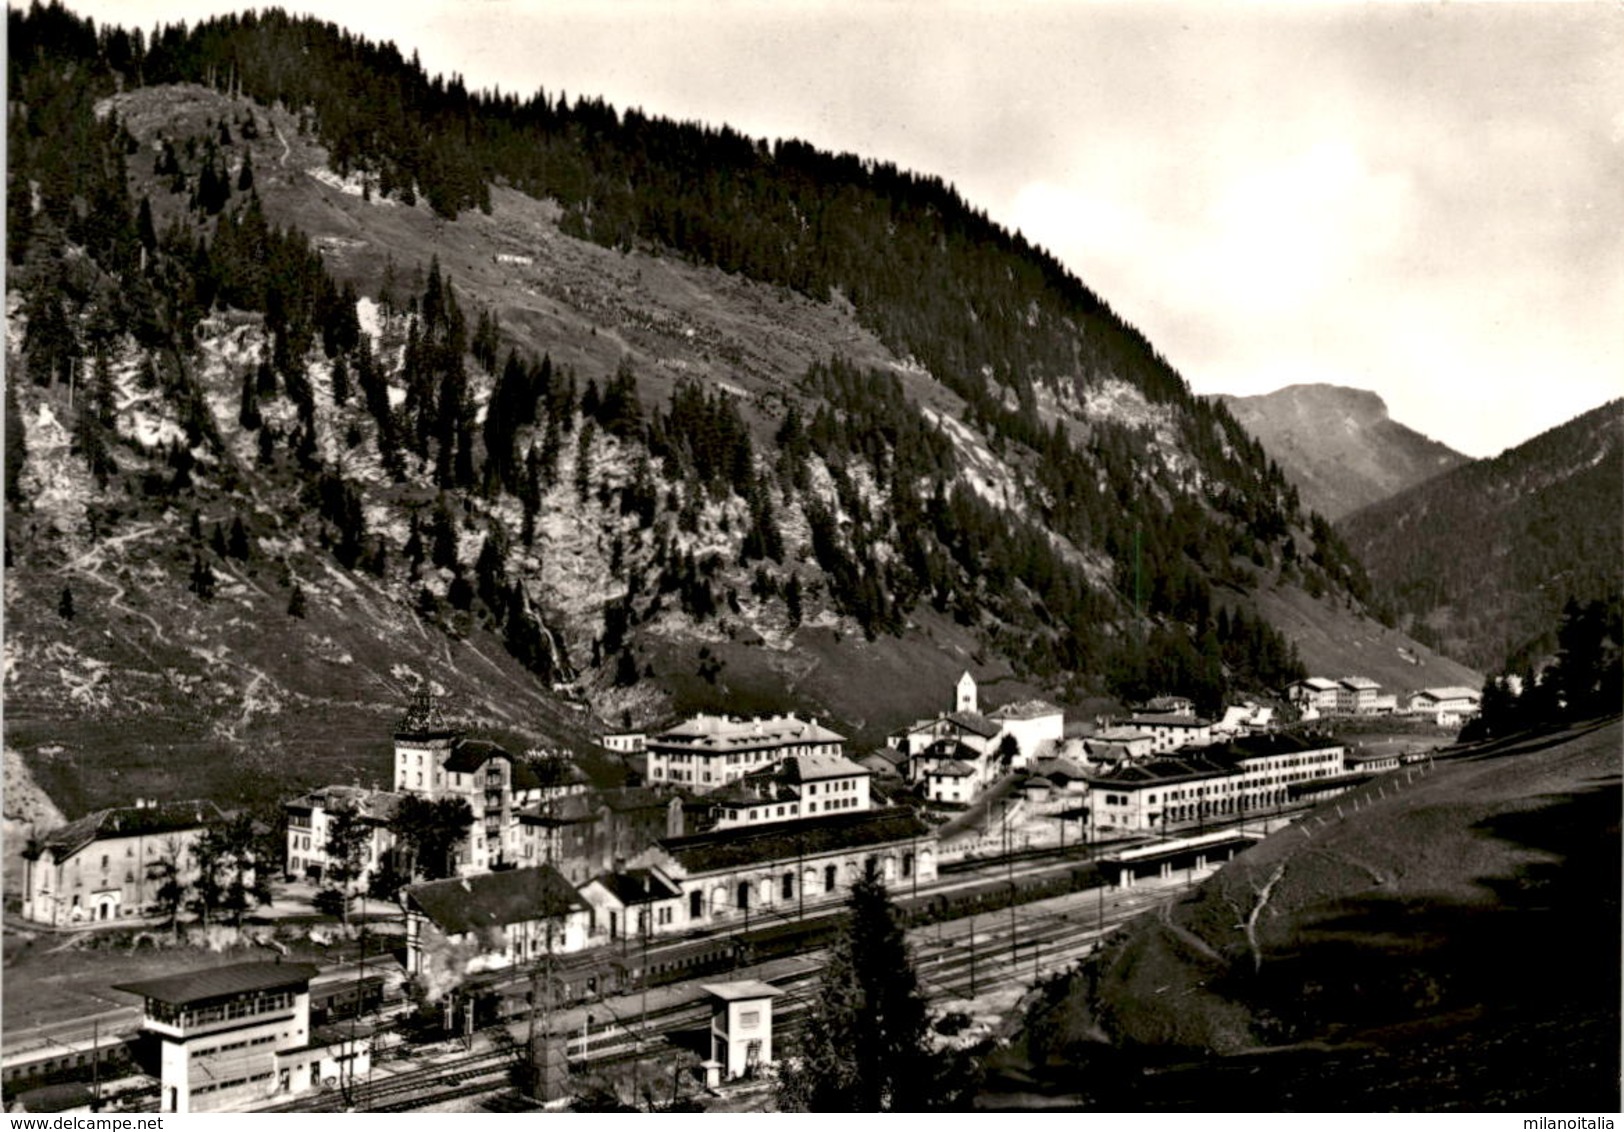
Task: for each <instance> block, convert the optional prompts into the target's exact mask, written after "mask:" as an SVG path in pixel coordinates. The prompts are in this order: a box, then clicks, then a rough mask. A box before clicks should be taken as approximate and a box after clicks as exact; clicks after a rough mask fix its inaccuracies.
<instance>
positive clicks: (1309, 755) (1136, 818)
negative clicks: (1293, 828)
mask: <svg viewBox="0 0 1624 1132" xmlns="http://www.w3.org/2000/svg"><path fill="white" fill-rule="evenodd" d="M1346 755H1347V749H1346V748H1345V747H1343V746H1340V745H1316V744H1315V743H1313V742H1311V741H1308V740H1304V739H1299V738H1297V737H1295V736H1292V735H1284V734H1279V735H1253V736H1247V737H1244V738H1241V739H1237V740H1235V741H1234V742H1233V743H1227V744H1223V745H1220V746H1214V747H1204V748H1200V749H1197V750H1183V751H1179V752H1177V753H1175V754H1173V755H1168V756H1164V757H1161V758H1152V759H1148V760H1146V761H1143V762H1137V763H1124V764H1122V765H1120V766H1117V767H1115V768H1113V769H1111V770H1109V771H1106V772H1104V773H1102V774H1096V775H1090V776H1089V777H1088V788H1089V802H1088V811H1089V814H1088V823H1089V829H1090V832H1091V833H1092V834H1094V835H1102V834H1106V833H1120V832H1151V831H1160V830H1164V829H1166V828H1167V827H1169V826H1171V825H1180V824H1185V823H1188V822H1199V821H1201V820H1203V819H1205V818H1209V817H1211V818H1218V817H1232V816H1235V815H1239V814H1245V813H1249V812H1258V811H1264V810H1268V809H1270V808H1272V807H1275V806H1279V805H1284V804H1285V803H1286V802H1287V801H1290V800H1291V787H1293V786H1294V785H1297V784H1300V783H1306V782H1320V781H1326V780H1331V779H1336V778H1340V777H1342V776H1343V775H1344V774H1346V772H1347V763H1346Z"/></svg>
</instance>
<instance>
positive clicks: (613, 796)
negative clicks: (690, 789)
mask: <svg viewBox="0 0 1624 1132" xmlns="http://www.w3.org/2000/svg"><path fill="white" fill-rule="evenodd" d="M598 797H599V798H600V799H601V800H602V801H603V804H604V805H606V806H608V807H609V808H610V809H611V810H619V811H625V810H647V809H653V808H654V807H655V806H659V807H660V808H661V809H664V808H665V807H666V806H668V805H670V803H671V796H670V795H669V794H662V793H660V792H659V791H658V790H651V789H649V788H648V787H647V786H617V787H615V788H613V789H611V790H604V791H600V792H599V795H598Z"/></svg>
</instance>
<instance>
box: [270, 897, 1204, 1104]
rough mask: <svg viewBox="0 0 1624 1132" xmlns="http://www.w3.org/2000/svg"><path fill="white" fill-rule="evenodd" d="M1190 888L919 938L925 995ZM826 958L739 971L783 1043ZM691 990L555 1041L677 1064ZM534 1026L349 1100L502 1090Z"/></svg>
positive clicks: (1005, 915)
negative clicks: (764, 993) (752, 981)
mask: <svg viewBox="0 0 1624 1132" xmlns="http://www.w3.org/2000/svg"><path fill="white" fill-rule="evenodd" d="M1210 871H1211V870H1207V871H1205V872H1202V873H1199V874H1197V876H1198V878H1199V877H1204V876H1206V875H1208V874H1209V873H1210ZM1184 889H1185V884H1184V882H1182V881H1180V882H1176V883H1167V884H1160V885H1153V884H1147V885H1142V886H1139V887H1136V888H1133V889H1127V890H1102V889H1091V890H1088V891H1085V892H1080V893H1073V894H1069V895H1067V896H1061V897H1055V898H1052V899H1049V900H1045V901H1041V902H1038V903H1036V904H1031V905H1020V906H1014V907H1012V908H1011V909H1004V910H1001V911H998V912H992V913H986V914H980V915H976V916H974V917H966V918H964V919H959V920H950V921H944V922H943V923H940V924H934V925H929V926H924V927H917V928H913V929H910V930H909V932H908V938H909V943H910V945H911V946H912V947H913V950H914V956H915V969H916V971H917V972H918V975H919V981H920V987H921V990H922V991H923V993H924V994H925V997H926V999H927V1001H928V1002H930V1003H931V1004H932V1005H933V1006H935V1007H937V1008H939V1009H941V1008H947V1007H953V1006H961V1007H962V1006H963V1005H964V1004H966V1003H967V1002H969V1001H971V1000H974V999H976V998H978V997H983V996H988V995H995V994H998V993H1000V992H1007V991H1009V990H1024V989H1025V988H1026V987H1029V986H1030V985H1032V984H1033V983H1034V982H1035V981H1037V980H1039V979H1041V978H1043V977H1045V976H1048V975H1052V974H1055V973H1057V972H1060V971H1062V970H1065V969H1066V968H1067V967H1069V966H1071V965H1072V964H1073V963H1075V962H1076V961H1077V960H1079V959H1081V958H1083V957H1085V956H1086V955H1088V954H1089V953H1090V952H1091V951H1092V950H1093V949H1094V948H1095V947H1097V946H1098V945H1099V942H1100V940H1101V939H1103V938H1104V937H1105V936H1107V935H1109V934H1110V933H1111V932H1112V931H1114V930H1115V929H1116V928H1117V927H1119V926H1120V925H1122V924H1123V923H1125V922H1127V921H1128V920H1130V919H1132V918H1134V917H1135V916H1137V915H1139V914H1140V913H1142V912H1144V911H1146V910H1148V909H1150V908H1153V907H1154V906H1156V904H1158V903H1159V902H1161V901H1164V900H1166V899H1169V898H1171V897H1173V896H1175V895H1177V893H1179V892H1181V891H1183V890H1184ZM824 958H825V953H824V952H823V951H822V950H819V951H814V952H810V953H807V954H804V955H800V956H797V957H794V959H793V960H778V961H775V962H773V963H768V964H760V965H755V966H751V967H747V968H743V969H741V970H740V971H739V972H737V976H738V977H751V978H762V979H766V980H768V981H771V982H772V983H773V985H774V986H776V987H778V988H779V990H780V991H782V992H783V993H782V995H781V997H780V998H779V999H778V1000H777V1001H776V1002H775V1004H774V1011H773V1014H774V1027H775V1033H776V1035H777V1036H778V1038H779V1039H780V1040H785V1039H793V1038H794V1036H795V1035H796V1034H797V1033H798V1031H799V1029H800V1027H801V1025H802V1022H803V1020H804V1017H805V1014H806V1011H807V1009H808V1008H809V1007H810V1005H811V1004H812V1002H813V1000H814V996H815V994H816V991H817V983H818V979H819V977H820V975H821V972H822V969H823V961H824ZM689 989H690V990H691V995H688V996H686V997H683V998H682V999H680V1000H678V1001H674V1002H667V1003H662V1004H660V1005H657V1006H655V1007H652V1008H650V1009H649V1010H648V1011H647V1013H646V1015H645V1014H644V1012H643V1010H642V1007H641V1005H640V1003H639V1002H638V1001H637V999H638V996H637V995H636V994H635V993H634V994H630V995H621V996H615V997H611V998H609V999H604V1000H600V1001H598V1002H596V1003H594V1004H592V1006H591V1008H590V1009H591V1010H592V1012H593V1015H594V1017H595V1018H597V1017H599V1016H600V1015H601V1017H602V1018H603V1021H602V1022H599V1023H598V1027H599V1028H597V1029H596V1030H593V1031H591V1032H590V1033H587V1034H585V1035H583V1034H580V1033H578V1032H574V1031H571V1032H569V1033H565V1032H563V1031H555V1037H563V1038H564V1039H565V1048H566V1055H567V1056H568V1058H569V1060H570V1063H571V1064H572V1065H573V1066H575V1067H576V1068H577V1069H580V1068H591V1069H594V1070H605V1069H612V1068H614V1067H616V1066H622V1065H627V1064H630V1063H632V1062H656V1063H659V1062H669V1061H670V1059H671V1058H672V1057H675V1056H684V1055H686V1053H687V1049H686V1047H684V1046H683V1045H682V1043H680V1042H679V1041H676V1040H673V1039H674V1038H676V1037H677V1036H679V1035H682V1034H684V1033H692V1032H693V1031H696V1030H701V1029H704V1028H705V1027H706V1026H708V1025H709V1022H710V1007H709V1003H708V998H707V997H706V996H705V994H704V992H703V991H702V990H701V989H700V987H699V985H698V982H695V983H694V984H691V985H690V987H689ZM582 1009H585V1008H578V1009H577V1011H576V1012H575V1013H579V1012H580V1011H581V1010H582ZM566 1013H568V1012H566ZM527 1028H528V1022H526V1021H520V1022H509V1023H505V1024H503V1025H501V1026H498V1027H492V1028H489V1029H487V1030H486V1031H483V1032H482V1033H483V1034H484V1035H485V1037H486V1038H487V1040H489V1039H490V1038H491V1037H493V1036H494V1037H496V1039H497V1040H498V1042H499V1043H500V1044H499V1045H498V1046H497V1047H496V1048H492V1049H490V1050H487V1051H483V1052H480V1053H474V1054H470V1055H468V1056H466V1057H462V1058H458V1059H456V1060H453V1061H449V1062H443V1063H439V1064H434V1065H428V1066H424V1067H422V1068H420V1069H416V1070H408V1071H406V1072H404V1073H401V1074H397V1075H395V1076H393V1077H391V1078H388V1079H386V1080H383V1081H378V1080H374V1081H373V1082H371V1083H367V1084H363V1085H358V1086H357V1087H356V1088H355V1089H353V1090H351V1092H350V1096H349V1099H348V1102H347V1103H348V1105H349V1106H350V1107H354V1108H357V1109H361V1110H365V1111H370V1112H406V1111H410V1110H413V1109H418V1108H424V1107H427V1106H429V1105H433V1104H442V1103H445V1102H447V1101H450V1100H454V1099H457V1098H460V1097H467V1096H474V1095H478V1094H481V1093H487V1092H491V1091H494V1090H496V1089H499V1088H501V1087H503V1086H505V1085H506V1084H507V1083H508V1081H509V1080H510V1074H511V1072H512V1071H513V1069H514V1067H515V1065H516V1064H517V1063H518V1061H519V1059H520V1057H521V1054H522V1050H523V1047H524V1036H525V1034H526V1031H527ZM345 1104H346V1101H345V1100H344V1098H343V1097H341V1096H339V1095H337V1094H324V1095H323V1096H322V1097H320V1098H311V1100H310V1101H308V1102H306V1103H305V1104H298V1103H295V1104H290V1105H287V1106H284V1108H283V1110H284V1111H299V1110H304V1111H321V1110H322V1109H323V1108H325V1109H326V1110H328V1111H333V1110H336V1108H338V1107H341V1106H343V1105H345Z"/></svg>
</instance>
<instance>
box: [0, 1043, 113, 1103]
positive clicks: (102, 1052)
mask: <svg viewBox="0 0 1624 1132" xmlns="http://www.w3.org/2000/svg"><path fill="white" fill-rule="evenodd" d="M133 1041H134V1039H133V1038H131V1037H129V1036H127V1035H120V1034H101V1035H99V1037H97V1038H94V1039H92V1038H82V1039H77V1040H74V1041H51V1042H49V1043H48V1044H46V1043H41V1044H36V1045H34V1046H31V1047H30V1048H27V1049H19V1050H12V1051H9V1052H7V1053H6V1055H5V1057H4V1059H3V1061H0V1088H3V1090H4V1095H5V1099H6V1100H8V1101H10V1100H11V1099H13V1098H14V1097H16V1096H18V1095H19V1094H21V1093H24V1092H27V1091H28V1090H30V1089H38V1088H41V1087H43V1086H46V1085H63V1084H67V1083H69V1082H84V1081H92V1080H96V1079H100V1080H102V1081H111V1080H114V1079H117V1078H119V1077H124V1076H128V1075H129V1074H131V1073H134V1072H136V1065H135V1050H134V1046H133Z"/></svg>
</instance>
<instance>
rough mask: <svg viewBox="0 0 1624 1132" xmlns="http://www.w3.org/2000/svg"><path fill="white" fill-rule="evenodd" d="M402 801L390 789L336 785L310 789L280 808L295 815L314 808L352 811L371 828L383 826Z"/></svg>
mask: <svg viewBox="0 0 1624 1132" xmlns="http://www.w3.org/2000/svg"><path fill="white" fill-rule="evenodd" d="M405 800H406V795H405V794H402V793H397V792H395V791H392V790H370V789H368V788H367V787H364V786H344V785H337V786H323V787H322V788H321V789H319V790H312V791H311V792H310V793H308V794H304V795H301V796H300V797H298V798H295V799H294V800H293V801H291V802H285V803H283V806H282V808H283V809H285V810H292V811H296V812H297V811H310V810H315V809H317V808H320V809H322V810H326V811H328V812H331V811H334V810H340V809H343V810H354V811H355V812H356V813H357V815H359V816H360V817H361V819H362V820H363V821H367V822H370V823H371V824H373V825H385V824H387V823H388V822H389V820H390V819H391V818H393V817H394V816H395V811H396V810H398V809H399V808H400V804H401V803H402V802H404V801H405Z"/></svg>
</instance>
